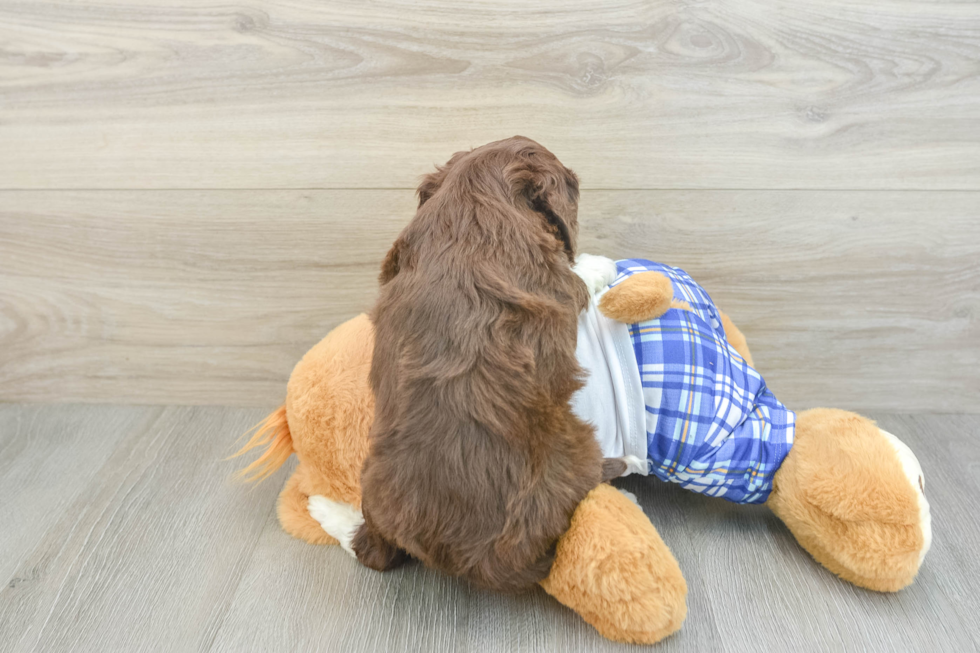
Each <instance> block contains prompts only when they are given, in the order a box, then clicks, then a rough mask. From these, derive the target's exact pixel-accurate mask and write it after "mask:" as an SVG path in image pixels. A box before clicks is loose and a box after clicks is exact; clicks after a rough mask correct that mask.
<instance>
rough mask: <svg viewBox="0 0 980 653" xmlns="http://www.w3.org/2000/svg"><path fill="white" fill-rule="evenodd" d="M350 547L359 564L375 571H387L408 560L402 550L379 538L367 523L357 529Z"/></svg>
mask: <svg viewBox="0 0 980 653" xmlns="http://www.w3.org/2000/svg"><path fill="white" fill-rule="evenodd" d="M352 546H353V549H354V554H355V555H356V556H357V559H358V560H359V561H360V563H361V564H362V565H364V566H365V567H368V568H370V569H374V570H375V571H388V570H390V569H394V568H395V567H400V566H401V565H403V564H405V561H407V560H408V554H407V553H406V552H405V551H404V550H403V549H399V548H398V547H397V546H395V545H394V544H392V543H391V542H389V541H388V540H386V539H384V538H383V537H381V535H380V534H378V532H377V531H375V530H374V529H372V528H371V527H370V526H369V525H368V522H364V523H363V524H361V527H360V528H358V529H357V533H356V534H355V535H354V541H353V542H352Z"/></svg>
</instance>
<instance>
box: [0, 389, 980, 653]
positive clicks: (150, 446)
mask: <svg viewBox="0 0 980 653" xmlns="http://www.w3.org/2000/svg"><path fill="white" fill-rule="evenodd" d="M261 413H262V411H261V410H255V409H226V408H216V407H198V408H186V407H185V408H174V407H131V406H129V407H127V406H18V405H5V406H0V429H2V430H0V447H3V451H5V452H8V453H9V452H11V451H14V452H16V453H15V454H14V455H12V456H7V457H5V458H4V459H3V461H2V464H3V465H4V467H3V472H4V474H3V475H2V476H0V483H4V485H2V486H0V489H3V490H14V492H13V493H12V494H7V495H5V496H4V501H3V502H2V504H0V511H2V512H0V516H3V517H4V518H5V521H4V526H5V527H6V526H7V524H8V522H7V521H6V517H7V516H8V515H11V514H13V515H36V516H37V522H38V523H36V524H31V523H28V522H25V521H20V522H16V524H15V525H16V526H17V528H18V530H20V531H22V532H23V533H24V534H25V537H22V538H20V539H18V536H14V537H13V538H11V537H10V536H9V535H8V534H7V533H2V532H0V560H2V561H3V566H2V571H3V576H0V581H3V586H2V589H0V633H2V635H3V636H2V637H0V652H2V653H8V652H9V653H15V652H16V653H19V652H21V651H51V652H61V651H88V650H98V651H106V652H114V651H126V652H127V653H130V652H137V651H199V652H201V653H205V652H209V651H215V652H217V651H236V652H237V651H299V650H301V651H310V652H316V651H330V652H332V651H349V652H351V653H361V652H365V653H368V652H373V651H390V652H393V653H400V652H402V651H405V652H408V651H413V652H414V651H458V652H460V653H469V652H471V651H472V652H474V653H502V652H507V653H510V652H513V651H518V652H543V651H584V650H589V651H623V650H637V651H639V650H645V651H646V650H656V651H664V652H667V653H684V652H688V651H706V650H710V651H730V652H732V653H735V652H738V651H745V650H759V651H781V650H792V651H814V652H816V651H828V650H835V651H836V650H861V651H870V652H875V653H877V652H882V653H893V652H894V651H920V650H933V651H969V650H975V649H976V647H977V646H978V645H980V627H978V624H977V620H976V614H977V612H978V610H980V600H978V598H977V593H976V591H975V588H976V586H977V584H978V583H980V561H978V559H977V556H976V555H975V549H976V546H975V545H976V542H977V540H978V538H980V525H978V523H977V520H976V519H975V518H974V516H975V515H976V514H977V510H978V509H980V483H978V482H976V480H975V479H976V477H977V471H978V466H980V457H978V449H977V446H976V434H977V432H978V431H980V416H977V415H917V416H909V415H895V414H891V413H877V414H872V415H871V416H872V417H874V418H876V419H877V420H878V422H879V424H880V425H881V426H882V427H883V428H886V429H888V430H889V431H891V432H893V433H895V434H896V435H897V436H899V437H900V438H902V439H903V440H904V441H905V442H906V443H908V444H909V445H910V446H911V447H912V449H913V450H914V451H915V452H916V454H917V455H918V457H919V459H920V461H921V463H922V467H923V471H924V474H925V478H926V494H927V496H928V498H929V501H930V503H931V505H932V511H933V529H934V531H933V533H934V539H933V546H932V549H931V551H930V552H929V554H928V556H927V557H926V561H925V563H924V566H923V568H922V570H921V572H920V574H919V577H918V579H917V580H916V582H915V584H913V585H912V586H911V587H909V588H907V589H905V590H903V591H902V592H899V593H897V594H879V593H875V592H868V591H864V590H861V589H857V588H855V587H853V586H851V585H849V584H847V583H844V582H843V581H840V580H838V579H837V578H836V577H834V576H833V575H831V574H830V573H829V572H827V571H826V570H825V569H823V568H822V567H820V566H819V565H818V564H817V563H816V562H814V561H813V560H812V559H811V558H810V557H809V556H808V555H807V554H806V552H804V551H803V550H802V549H801V548H800V547H799V546H798V545H797V544H796V542H795V541H794V540H793V538H792V536H791V535H790V533H789V531H788V530H787V529H786V528H785V527H784V526H783V525H782V524H781V523H780V522H779V521H778V520H777V519H776V518H775V517H774V516H773V515H772V514H771V513H770V512H769V511H768V510H766V509H765V508H764V507H761V506H736V505H734V504H730V503H728V502H725V501H723V500H720V499H712V498H710V497H705V496H702V495H696V494H694V493H691V492H687V491H684V490H682V489H680V488H678V487H676V486H673V485H669V484H665V483H661V482H659V481H657V480H656V479H652V478H647V479H644V478H640V477H631V478H627V479H622V480H620V481H617V484H619V485H620V486H622V487H624V488H626V489H628V490H630V491H631V492H633V493H635V494H636V495H637V497H638V498H639V501H640V504H641V505H642V506H643V508H644V511H645V512H646V514H647V515H648V516H649V517H650V519H651V520H652V521H653V523H654V524H655V526H656V527H657V529H658V530H659V532H660V534H661V535H662V537H663V539H664V541H665V542H666V543H667V544H668V546H670V547H671V549H672V551H673V552H674V554H675V556H676V557H677V559H678V561H679V563H680V566H681V569H682V570H683V571H684V575H685V577H686V579H687V582H688V586H689V595H688V609H689V616H688V618H687V621H686V622H685V624H684V627H683V628H682V629H681V631H680V632H679V633H677V634H676V635H674V636H673V637H671V638H669V639H668V640H666V641H664V642H662V643H661V644H660V645H659V646H657V647H656V648H654V649H651V648H646V647H626V646H621V645H618V644H613V643H611V642H608V641H606V640H603V639H602V638H601V637H599V636H598V635H597V634H596V633H595V631H594V630H592V628H591V627H589V626H588V625H586V624H585V623H584V622H583V621H582V620H581V619H579V618H578V617H577V616H576V615H575V614H574V613H572V612H571V611H569V610H567V609H565V608H564V607H562V606H560V605H559V604H558V603H557V602H555V601H554V600H552V599H551V598H550V597H548V596H547V595H545V594H544V593H543V592H541V591H534V592H530V593H528V594H524V595H520V596H500V595H496V594H490V593H487V592H483V591H480V590H476V589H474V588H472V587H470V586H468V585H467V584H465V583H463V582H460V581H457V580H453V579H450V578H446V577H444V576H442V575H440V574H438V573H436V572H433V571H429V570H426V569H424V568H422V567H421V566H420V565H418V564H414V563H410V564H409V565H407V566H406V567H404V568H402V569H399V570H396V571H393V572H389V573H385V574H378V573H375V572H372V571H370V570H367V569H365V568H363V567H361V566H359V565H358V564H357V563H356V561H355V560H353V559H352V558H351V557H350V556H348V555H347V554H345V553H344V552H343V551H341V550H340V549H339V548H338V547H316V546H310V545H308V544H305V543H303V542H300V541H299V540H295V539H292V538H290V537H289V536H288V535H286V533H284V532H283V531H282V530H281V529H280V528H279V525H278V523H277V521H276V519H275V516H274V514H273V507H274V502H275V495H276V492H277V491H278V489H279V488H280V487H281V485H282V483H283V482H284V480H285V477H286V476H285V474H286V472H288V469H284V470H281V471H280V472H279V473H278V474H277V475H276V476H275V477H274V478H272V479H270V480H269V481H267V482H266V483H264V484H262V485H260V486H258V487H257V488H255V489H249V488H247V487H244V486H241V485H238V484H234V483H230V482H229V481H228V475H230V474H231V473H232V472H233V471H234V470H235V469H236V468H237V464H236V462H232V461H221V460H220V458H221V457H223V456H224V455H225V454H226V452H227V451H229V450H230V449H231V444H232V441H233V439H234V438H235V437H236V436H237V435H238V434H239V433H240V432H241V431H242V430H243V429H244V428H246V426H247V425H248V424H250V423H253V422H254V421H256V420H257V419H258V417H259V416H260V415H261ZM92 443H101V444H100V445H98V446H96V447H94V450H93V451H88V449H90V448H93V447H92ZM33 451H36V452H37V453H32V452H33ZM73 458H77V459H78V461H83V462H81V463H79V462H77V461H73ZM38 461H43V462H38ZM79 469H82V470H84V469H89V470H97V473H92V471H89V472H88V473H87V474H84V473H77V472H78V471H79ZM7 479H12V480H11V482H10V483H7ZM58 494H61V495H62V496H64V497H65V500H64V501H61V502H57V501H51V500H50V497H51V496H56V495H58ZM4 530H6V528H5V529H4ZM26 534H30V535H31V537H30V538H27V537H26ZM28 539H30V542H29V543H28V544H27V545H24V542H26V541H27V540H28Z"/></svg>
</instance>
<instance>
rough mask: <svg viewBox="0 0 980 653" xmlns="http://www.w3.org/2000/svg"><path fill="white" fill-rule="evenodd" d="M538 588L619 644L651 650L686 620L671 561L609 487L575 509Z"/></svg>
mask: <svg viewBox="0 0 980 653" xmlns="http://www.w3.org/2000/svg"><path fill="white" fill-rule="evenodd" d="M541 587H543V588H544V589H545V591H546V592H548V593H549V594H551V595H552V596H554V597H555V598H557V599H558V600H559V601H561V602H562V603H564V604H565V605H567V606H568V607H570V608H572V609H573V610H575V611H576V612H578V613H579V614H580V615H581V616H582V618H583V619H585V620H586V621H587V622H588V623H590V624H592V626H594V627H595V628H596V630H598V631H599V632H600V633H602V635H603V636H605V637H608V638H609V639H612V640H616V641H618V642H632V643H635V644H652V643H654V642H658V641H660V640H661V639H663V638H664V637H666V636H667V635H670V634H671V633H673V632H676V631H677V630H678V629H679V628H680V627H681V623H683V621H684V617H685V616H686V615H687V603H686V602H685V598H686V596H687V583H685V582H684V576H683V575H682V574H681V569H680V566H679V565H678V564H677V560H676V559H675V558H674V556H673V555H672V554H671V552H670V549H668V548H667V545H666V544H664V541H663V540H662V539H660V535H658V534H657V531H656V529H654V527H653V524H651V523H650V520H649V519H647V517H646V515H644V514H643V511H642V510H640V508H639V506H637V505H636V504H634V503H633V502H632V501H630V500H629V499H627V498H626V497H625V496H623V494H622V493H621V492H619V491H618V490H616V489H615V488H613V487H612V486H610V485H600V486H598V487H597V488H595V489H594V490H592V492H590V493H589V495H588V496H587V497H586V498H585V500H583V501H582V502H581V503H580V504H579V506H578V509H577V510H576V511H575V515H574V516H573V517H572V525H571V528H569V529H568V531H567V532H566V533H565V535H564V537H562V538H561V540H560V541H559V543H558V555H557V557H556V559H555V564H554V565H552V567H551V574H550V575H549V576H548V577H547V578H546V579H545V580H543V581H541Z"/></svg>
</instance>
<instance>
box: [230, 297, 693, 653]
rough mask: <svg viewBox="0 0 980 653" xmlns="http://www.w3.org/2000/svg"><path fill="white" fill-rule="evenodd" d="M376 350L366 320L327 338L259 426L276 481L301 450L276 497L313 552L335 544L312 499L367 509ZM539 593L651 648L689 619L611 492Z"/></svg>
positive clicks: (605, 489) (285, 522)
mask: <svg viewBox="0 0 980 653" xmlns="http://www.w3.org/2000/svg"><path fill="white" fill-rule="evenodd" d="M373 343H374V334H373V331H372V328H371V323H370V321H369V320H368V319H367V316H366V315H359V316H357V317H355V318H354V319H352V320H349V321H347V322H345V323H344V324H341V325H340V326H338V327H337V328H336V329H334V330H333V331H331V332H330V334H328V335H327V337H326V338H324V339H323V340H322V341H320V342H319V343H318V344H317V345H315V346H314V347H313V348H312V349H311V350H310V351H309V352H307V354H306V355H305V356H304V357H303V359H302V360H301V361H300V362H299V363H298V364H297V365H296V367H295V368H294V370H293V374H292V376H291V377H290V379H289V384H288V386H287V395H286V404H285V410H284V409H283V408H279V409H277V410H276V411H275V412H273V413H272V415H270V416H269V418H268V419H267V420H266V422H265V423H264V424H263V426H264V430H265V432H266V435H265V436H264V437H262V438H259V440H260V441H261V442H262V443H264V444H265V446H268V447H269V449H268V450H267V451H266V452H265V453H264V454H263V456H262V457H260V459H259V460H260V461H261V460H267V461H269V460H274V461H275V462H276V463H278V464H275V465H274V466H272V465H264V466H263V465H258V466H257V468H258V469H260V470H261V471H262V472H268V473H271V472H272V471H275V468H277V467H278V466H279V465H281V464H282V461H284V460H285V458H282V453H283V451H284V449H283V447H284V446H287V445H286V443H289V445H288V446H290V447H291V449H290V451H292V449H295V453H296V457H297V458H298V459H299V464H298V465H297V467H296V470H295V471H294V472H293V475H292V476H291V477H290V478H289V480H288V481H287V482H286V486H285V487H284V488H283V490H282V493H281V494H280V495H279V506H278V514H279V522H280V523H281V524H282V527H283V530H285V531H286V532H287V533H289V534H290V535H292V536H293V537H297V538H299V539H302V540H305V541H306V542H309V543H311V544H336V543H337V541H336V540H335V539H333V538H332V537H330V536H329V535H327V534H326V533H325V532H324V531H323V529H322V528H321V526H320V524H318V523H317V522H316V521H315V520H314V519H313V518H312V517H311V516H310V514H309V511H308V510H307V502H308V500H309V497H310V495H313V494H319V495H323V496H325V497H327V498H329V499H332V500H335V501H343V502H345V503H348V504H350V505H353V506H355V507H360V505H361V496H360V478H359V477H360V469H361V464H362V463H363V461H364V458H365V457H366V456H367V446H368V431H369V430H370V426H371V421H372V419H373V416H374V399H373V397H372V395H371V390H370V387H369V386H368V371H369V369H370V360H371V353H372V348H373ZM284 416H286V417H288V426H287V425H285V424H284V423H283V421H282V420H283V417H284ZM262 430H263V429H260V432H261V431H262ZM270 432H271V433H273V434H276V436H277V437H269V433H270ZM257 435H258V434H257ZM253 439H255V438H253ZM256 446H260V445H256ZM249 448H250V447H249V446H248V445H246V448H245V449H244V450H243V451H246V450H248V449H249ZM270 452H273V453H270ZM287 457H288V454H287ZM253 469H255V468H253ZM569 538H570V539H569ZM544 583H547V585H544ZM543 586H545V588H546V590H547V591H548V593H549V594H551V595H552V596H554V597H555V598H556V599H557V600H558V601H560V602H561V603H563V604H565V605H567V606H569V607H570V608H572V609H573V610H576V611H578V612H579V613H580V614H581V615H582V616H583V618H585V619H586V621H587V622H588V623H590V624H592V625H593V626H594V627H595V628H596V629H597V630H598V631H599V632H600V633H602V634H603V635H604V636H606V637H608V638H610V639H613V640H615V641H622V642H636V643H644V644H652V643H654V642H657V641H659V640H660V639H662V638H663V637H666V636H667V635H669V634H670V633H672V632H674V631H676V630H677V629H678V628H680V625H681V622H682V621H683V620H684V616H685V614H686V613H687V607H686V603H685V600H686V594H687V587H686V585H685V584H684V578H683V576H682V575H681V572H680V568H679V567H678V565H677V561H676V560H674V558H673V556H672V555H671V554H670V551H669V550H668V549H667V547H666V545H665V544H664V543H663V540H661V539H660V537H659V536H658V535H657V532H656V530H655V529H654V528H653V525H652V524H650V521H649V520H648V519H647V518H646V516H645V515H644V514H643V511H642V510H640V509H639V508H638V507H637V506H636V505H634V504H633V503H632V502H631V501H630V500H629V499H627V498H626V497H625V496H623V495H622V494H621V493H620V492H618V491H617V490H614V489H613V488H612V487H611V486H609V485H600V486H599V487H597V488H596V489H594V490H593V491H592V493H590V494H589V495H588V497H587V499H586V500H585V501H584V502H583V503H582V504H580V506H579V508H578V509H577V510H576V511H575V513H574V514H573V516H572V528H571V529H570V530H569V531H568V532H567V533H566V534H565V536H563V538H562V539H560V540H559V544H558V549H557V556H556V559H555V563H554V565H553V567H552V572H551V575H550V576H549V577H548V578H547V579H546V580H545V581H543Z"/></svg>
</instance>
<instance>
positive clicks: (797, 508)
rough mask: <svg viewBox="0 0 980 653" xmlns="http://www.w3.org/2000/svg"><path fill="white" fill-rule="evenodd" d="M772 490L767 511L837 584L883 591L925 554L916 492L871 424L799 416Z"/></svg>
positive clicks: (899, 584)
mask: <svg viewBox="0 0 980 653" xmlns="http://www.w3.org/2000/svg"><path fill="white" fill-rule="evenodd" d="M774 485H775V489H774V490H773V492H772V494H771V495H770V497H769V501H768V502H767V505H768V506H769V507H770V508H771V509H772V511H773V512H775V513H776V515H778V516H779V518H780V519H782V520H783V522H785V523H786V525H787V526H788V527H789V529H790V531H792V533H793V535H795V536H796V539H797V540H798V541H799V542H800V545H801V546H803V548H804V549H806V550H807V551H809V552H810V554H811V555H812V556H813V557H814V558H816V559H817V561H818V562H820V563H821V564H822V565H824V566H825V567H827V568H828V569H830V570H831V571H832V572H834V573H835V574H837V575H838V576H840V577H841V578H843V579H845V580H848V581H850V582H852V583H854V584H855V585H860V586H861V587H866V588H868V589H872V590H877V591H880V592H895V591H898V590H900V589H902V588H903V587H905V586H906V585H908V584H909V583H911V582H912V580H913V579H914V578H915V574H916V572H917V571H918V568H919V552H920V551H921V550H922V547H923V536H922V532H921V530H920V528H919V511H918V505H917V502H916V496H915V491H914V490H913V489H912V487H911V486H910V485H909V483H908V482H907V481H906V477H905V475H904V474H903V472H902V467H901V464H900V463H899V461H898V459H897V458H896V456H895V453H894V451H893V450H892V449H891V448H890V446H889V445H888V442H887V441H886V440H885V439H884V438H883V437H882V436H881V435H880V433H879V431H878V427H877V426H875V424H874V422H872V421H871V420H869V419H867V418H865V417H861V416H860V415H855V414H854V413H849V412H847V411H843V410H835V409H827V408H818V409H814V410H808V411H805V412H802V413H800V414H799V415H797V424H796V440H795V442H794V444H793V448H792V449H791V450H790V453H789V455H788V456H787V457H786V460H785V461H784V462H783V465H782V467H780V469H779V471H778V472H777V473H776V478H775V481H774Z"/></svg>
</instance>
